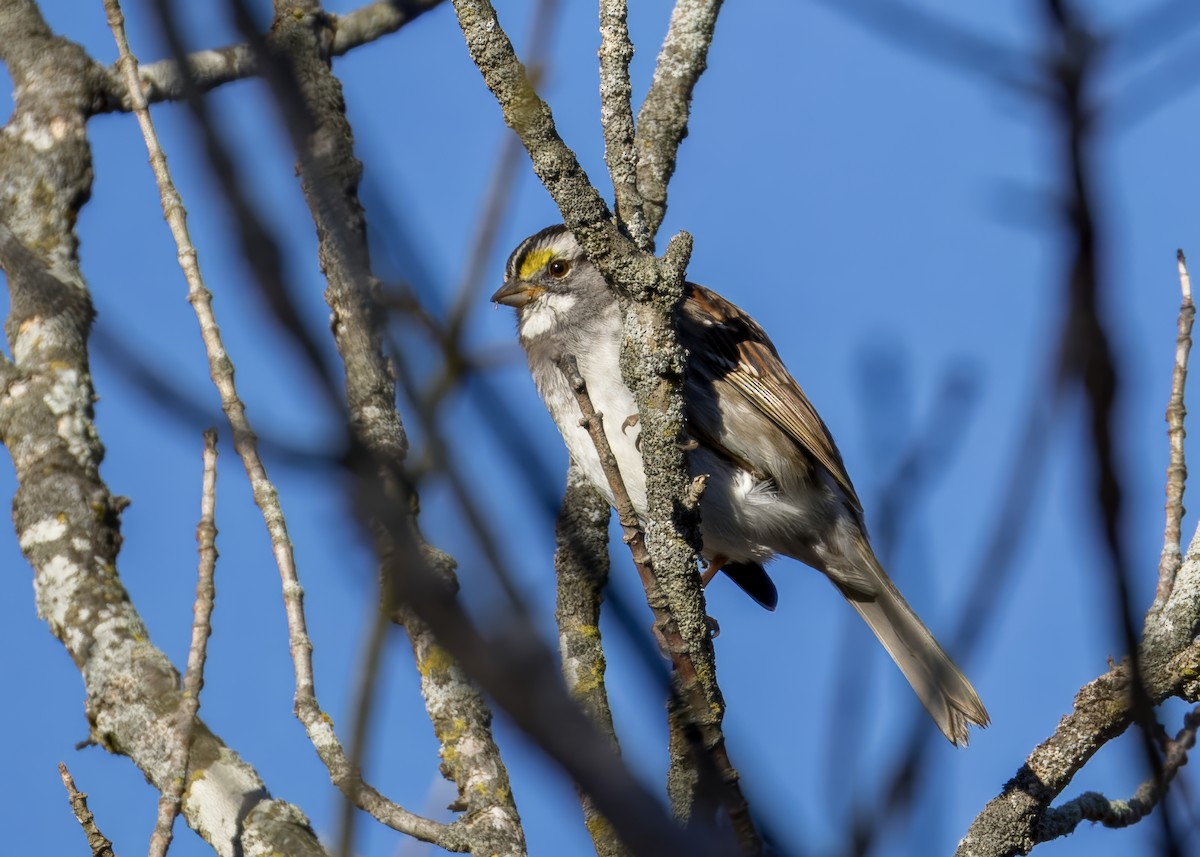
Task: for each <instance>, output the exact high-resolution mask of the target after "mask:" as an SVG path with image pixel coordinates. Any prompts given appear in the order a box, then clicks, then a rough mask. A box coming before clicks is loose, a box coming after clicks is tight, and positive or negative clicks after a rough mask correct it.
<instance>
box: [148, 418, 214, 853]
mask: <svg viewBox="0 0 1200 857" xmlns="http://www.w3.org/2000/svg"><path fill="white" fill-rule="evenodd" d="M216 507H217V433H216V431H215V430H213V429H209V430H208V431H206V432H204V477H203V480H202V486H201V490H200V523H199V524H197V525H196V541H197V543H198V544H199V551H200V567H199V571H198V573H197V582H196V601H195V604H194V606H193V608H192V613H193V617H194V618H193V619H192V643H191V645H190V646H189V647H188V659H187V669H186V670H184V673H183V696H182V698H181V699H180V700H179V713H178V714H177V715H176V719H177V721H178V722H177V724H176V728H175V735H176V737H175V741H176V743H175V747H174V749H173V750H172V751H171V767H172V769H173V773H172V774H171V779H170V781H169V783H168V785H167V787H166V788H164V789H163V793H162V797H161V798H159V801H158V820H157V822H156V823H155V826H154V834H153V835H152V836H151V837H150V852H149V854H150V857H165V855H166V853H167V849H168V848H170V847H171V836H172V833H171V830H172V827H173V826H174V824H175V816H177V815H178V814H179V807H180V798H181V797H182V796H183V790H184V788H185V787H186V785H187V770H188V761H189V759H190V757H191V748H192V734H193V732H194V731H195V724H196V715H197V714H198V713H199V711H200V690H201V688H203V687H204V663H205V661H206V660H207V658H208V638H209V635H210V634H212V612H213V602H214V599H215V598H216V589H215V587H214V586H213V575H214V572H215V571H216V567H217V519H216Z"/></svg>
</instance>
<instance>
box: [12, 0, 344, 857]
mask: <svg viewBox="0 0 1200 857" xmlns="http://www.w3.org/2000/svg"><path fill="white" fill-rule="evenodd" d="M0 61H3V62H4V63H5V65H6V67H7V69H8V71H9V73H10V75H11V76H12V78H13V81H14V83H15V84H16V89H15V91H16V103H15V105H14V109H13V114H12V116H11V117H10V119H9V121H8V123H7V124H6V125H5V126H4V128H3V130H0V268H3V269H4V272H5V275H6V280H7V286H8V290H9V307H10V309H9V315H8V319H7V320H6V322H5V333H6V336H7V338H8V343H9V347H10V349H11V352H12V354H13V363H12V364H9V363H7V362H6V361H5V362H4V363H3V365H2V366H0V380H2V381H3V387H2V390H0V440H2V441H3V443H4V445H5V447H6V448H7V449H8V451H9V454H10V455H11V456H12V461H13V467H14V470H15V471H16V477H17V483H18V489H17V493H16V496H15V497H14V500H13V520H14V523H15V525H16V530H17V538H18V542H19V544H20V546H21V550H22V552H23V553H24V554H25V557H26V559H27V560H28V561H29V563H30V565H31V566H32V567H33V572H34V595H35V600H36V604H37V609H38V614H39V616H41V617H42V618H43V620H45V621H46V623H47V624H48V625H49V627H50V630H51V632H52V633H53V634H54V635H55V636H56V637H57V638H58V639H59V640H60V641H61V642H62V643H63V646H64V647H65V648H66V650H67V652H68V654H69V655H70V656H71V659H72V661H73V662H74V663H75V665H76V667H77V668H78V669H79V670H80V673H81V675H82V676H83V678H84V685H85V690H86V693H87V716H88V723H89V728H90V732H91V736H92V739H93V740H94V741H95V742H96V743H97V744H99V745H101V746H102V747H104V748H105V749H107V750H109V751H111V752H117V753H121V754H123V755H125V756H128V757H129V758H130V759H131V760H132V761H133V762H134V763H135V764H136V765H137V766H138V768H139V769H140V770H141V771H142V772H143V773H144V774H145V776H146V778H147V779H148V780H149V781H150V782H151V783H153V784H154V785H155V787H156V788H159V789H162V788H165V787H166V785H167V783H168V782H169V780H170V778H171V777H172V775H173V771H172V766H171V764H170V752H169V748H170V747H172V746H173V745H174V740H175V726H176V715H177V712H178V710H179V703H180V692H179V676H178V674H177V673H176V671H175V669H174V668H173V667H172V665H171V663H170V661H169V660H168V658H167V657H166V656H165V655H164V654H163V653H162V652H161V651H160V650H159V649H157V648H156V647H155V646H154V645H153V644H152V643H151V642H150V639H149V635H148V633H147V631H146V627H145V625H144V624H143V622H142V620H141V617H140V616H139V615H138V612H137V610H136V609H135V608H134V606H133V604H132V603H131V602H130V600H129V597H128V594H127V593H126V591H125V589H124V587H123V586H122V585H121V581H120V578H119V577H118V574H117V553H118V550H119V546H120V542H121V534H120V523H119V518H120V513H121V510H122V509H123V508H124V507H125V505H126V504H127V501H126V500H124V498H120V497H114V496H113V495H112V494H111V493H110V492H109V490H108V488H107V486H106V485H105V484H104V482H103V481H102V480H101V479H100V476H99V464H100V460H101V458H102V457H103V447H102V445H101V443H100V440H99V437H98V435H97V433H96V430H95V426H94V423H93V414H92V403H93V402H94V400H95V392H94V390H93V388H92V382H91V375H90V369H89V361H88V353H87V341H88V333H89V328H90V324H91V320H92V316H93V309H92V303H91V299H90V296H89V294H88V291H87V288H86V285H85V283H84V280H83V277H82V275H81V273H80V270H79V259H78V256H77V253H76V250H77V245H78V242H77V238H76V236H75V234H74V231H73V229H74V224H75V222H76V220H77V218H78V215H79V212H80V209H81V207H82V206H83V204H84V203H85V202H86V200H87V198H88V195H89V194H90V192H91V179H92V162H91V152H90V149H89V146H88V142H87V136H86V121H87V117H88V116H89V115H90V114H91V113H93V112H94V110H95V107H96V105H97V104H98V103H100V102H101V101H102V100H103V92H104V86H105V85H106V84H105V81H104V77H105V74H104V72H103V70H102V69H101V67H100V66H99V65H98V64H96V63H95V62H94V61H93V60H92V59H91V58H90V57H88V56H87V55H86V54H85V53H84V51H83V50H82V49H81V48H80V47H79V46H78V45H76V44H74V43H72V42H70V41H68V40H66V39H63V38H60V37H58V36H55V35H54V34H53V33H52V32H51V31H50V29H49V28H48V27H47V26H46V23H45V21H44V20H43V19H42V17H41V15H40V13H39V12H38V9H37V5H36V4H35V3H33V2H31V0H0ZM189 774H190V778H189V782H191V783H192V785H191V788H189V789H188V790H187V791H186V792H185V793H184V796H183V813H184V817H185V818H186V819H187V822H188V824H189V825H190V826H191V827H192V828H193V829H194V830H196V831H197V833H199V834H200V835H201V836H202V837H203V838H204V839H205V840H206V841H208V842H209V843H210V844H211V845H212V847H213V848H214V850H215V851H216V852H217V853H218V854H220V855H222V857H225V855H233V854H234V853H240V852H242V851H245V853H247V854H251V853H257V852H254V851H251V850H249V849H247V848H246V842H247V837H248V836H253V837H256V838H257V839H258V840H259V841H264V842H267V843H277V842H279V841H282V840H280V839H278V837H280V836H283V837H286V838H287V841H289V842H292V843H295V848H294V849H293V850H294V851H296V852H297V853H311V854H321V853H323V852H322V851H321V850H320V846H319V844H318V843H317V839H316V837H315V835H313V833H312V830H311V829H310V828H309V827H308V823H307V821H306V820H304V818H303V816H302V815H301V814H300V813H299V812H298V811H296V810H295V809H294V808H291V807H288V806H287V805H286V804H282V803H278V802H275V801H272V800H271V798H270V795H269V794H268V793H267V790H266V787H265V786H264V784H263V782H262V780H261V779H260V778H259V776H258V774H257V773H256V772H255V770H254V769H253V768H252V767H250V766H249V765H247V764H246V763H245V762H244V761H243V760H242V759H240V758H239V757H238V756H237V755H236V754H235V753H234V752H233V751H232V750H230V749H229V748H228V747H226V746H225V745H224V744H222V743H221V741H220V740H218V739H217V738H216V737H215V736H214V735H213V734H212V733H211V732H209V731H208V729H207V728H205V727H204V725H203V724H202V723H197V724H196V727H195V732H194V734H193V738H192V746H191V766H190V769H189Z"/></svg>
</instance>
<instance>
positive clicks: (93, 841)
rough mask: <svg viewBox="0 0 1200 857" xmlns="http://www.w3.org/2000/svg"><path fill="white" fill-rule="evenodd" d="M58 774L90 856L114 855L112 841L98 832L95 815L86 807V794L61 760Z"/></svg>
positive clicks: (112, 856)
mask: <svg viewBox="0 0 1200 857" xmlns="http://www.w3.org/2000/svg"><path fill="white" fill-rule="evenodd" d="M58 775H59V776H60V777H62V781H63V785H64V786H66V787H67V796H68V797H69V798H70V799H71V811H72V812H73V813H75V820H76V821H78V822H79V826H80V827H82V828H83V834H84V835H85V836H86V837H87V841H88V847H89V848H91V849H92V857H116V854H115V853H114V852H113V849H112V843H111V842H109V841H108V839H107V838H105V836H104V834H103V833H101V832H100V828H99V827H97V826H96V817H95V816H94V815H92V811H91V810H90V809H88V805H87V795H86V794H84V793H83V792H81V791H79V789H77V788H75V780H73V779H72V778H71V774H70V772H69V771H67V766H66V765H64V764H63V763H62V762H59V763H58Z"/></svg>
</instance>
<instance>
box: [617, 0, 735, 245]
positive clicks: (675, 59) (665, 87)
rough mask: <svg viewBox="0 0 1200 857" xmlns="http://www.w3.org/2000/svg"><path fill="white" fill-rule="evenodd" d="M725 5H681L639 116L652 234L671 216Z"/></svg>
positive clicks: (708, 0) (641, 185)
mask: <svg viewBox="0 0 1200 857" xmlns="http://www.w3.org/2000/svg"><path fill="white" fill-rule="evenodd" d="M720 10H721V0H677V2H676V3H675V9H674V11H673V12H672V13H671V24H670V27H669V28H668V29H667V36H666V38H665V39H663V44H662V48H661V49H660V50H659V53H658V65H656V66H655V69H654V79H653V81H652V82H651V84H650V91H649V92H647V93H646V100H645V101H643V102H642V109H641V110H639V111H638V118H637V138H636V140H635V143H634V148H635V151H636V153H637V171H638V182H637V186H638V193H639V194H640V195H641V197H642V212H643V214H644V215H645V218H646V228H647V229H648V230H649V231H650V234H651V235H654V234H655V233H656V232H658V227H659V226H660V225H661V224H662V221H663V216H664V215H665V214H666V211H667V184H668V183H669V182H670V181H671V176H672V175H673V174H674V173H675V158H676V155H677V154H678V152H679V144H680V143H681V142H682V141H683V138H684V137H686V136H687V123H688V114H689V112H690V109H691V103H692V91H693V90H694V89H695V88H696V82H697V81H699V80H700V75H702V74H703V73H704V69H705V68H706V67H707V66H708V46H709V45H710V44H712V37H713V30H714V29H715V28H716V26H717V13H718V12H719V11H720Z"/></svg>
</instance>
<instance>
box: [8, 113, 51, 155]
mask: <svg viewBox="0 0 1200 857" xmlns="http://www.w3.org/2000/svg"><path fill="white" fill-rule="evenodd" d="M8 133H9V134H13V135H16V137H17V139H19V140H20V141H21V142H22V143H24V144H25V145H26V146H29V147H30V148H31V149H33V150H35V151H38V152H46V151H49V150H50V149H53V148H54V147H55V145H57V143H58V138H61V136H62V135H61V133H60V134H58V135H57V137H56V135H55V134H51V133H50V132H49V131H47V130H46V127H45V125H44V124H43V123H42V122H41V121H39V120H38V119H37V118H35V117H34V116H33V114H31V113H28V112H25V111H21V112H19V113H17V114H15V115H13V117H12V119H11V120H10V122H9V127H8Z"/></svg>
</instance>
